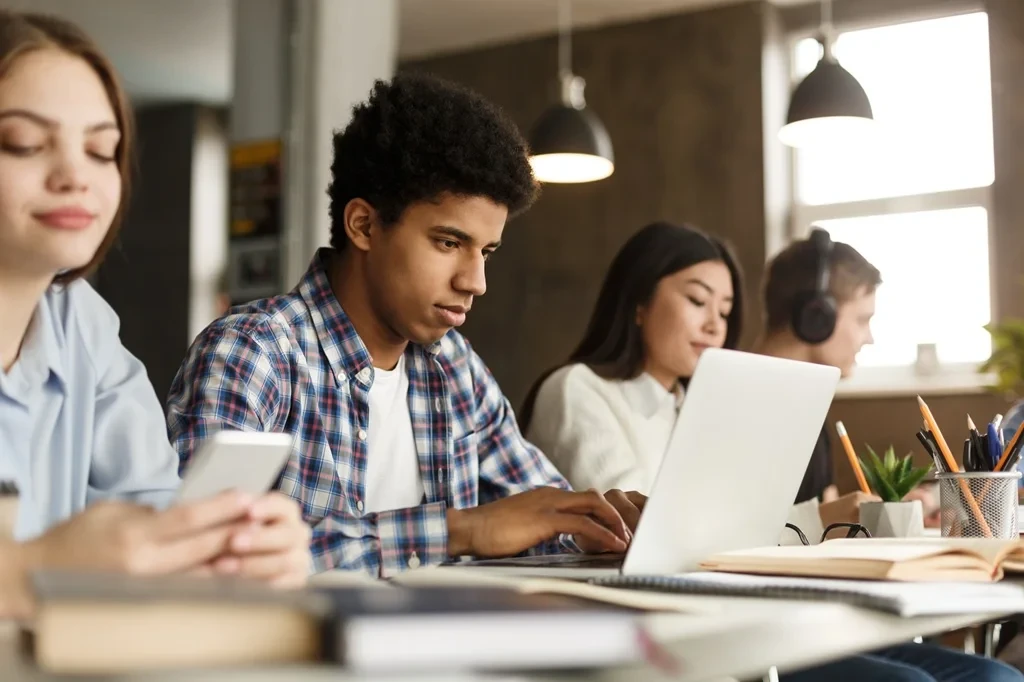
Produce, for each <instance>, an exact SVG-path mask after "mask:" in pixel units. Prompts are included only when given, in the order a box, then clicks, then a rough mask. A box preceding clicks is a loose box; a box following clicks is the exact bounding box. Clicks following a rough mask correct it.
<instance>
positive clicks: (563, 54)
mask: <svg viewBox="0 0 1024 682" xmlns="http://www.w3.org/2000/svg"><path fill="white" fill-rule="evenodd" d="M571 75H572V4H571V2H570V0H559V1H558V76H559V78H566V77H568V76H571Z"/></svg>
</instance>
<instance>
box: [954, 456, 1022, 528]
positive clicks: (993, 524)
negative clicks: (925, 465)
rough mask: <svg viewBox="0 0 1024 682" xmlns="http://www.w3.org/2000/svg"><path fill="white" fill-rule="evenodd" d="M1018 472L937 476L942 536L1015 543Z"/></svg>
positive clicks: (1019, 475) (965, 473)
mask: <svg viewBox="0 0 1024 682" xmlns="http://www.w3.org/2000/svg"><path fill="white" fill-rule="evenodd" d="M1020 477H1021V473H1020V472H1019V471H1007V472H1003V471H1000V472H962V473H955V474H954V473H941V474H936V476H935V478H936V480H938V482H939V508H940V513H941V515H942V537H946V538H985V537H991V538H1000V539H1004V540H1011V539H1012V540H1016V539H1017V538H1018V537H1019V535H1018V533H1019V529H1018V527H1017V486H1018V483H1019V480H1020Z"/></svg>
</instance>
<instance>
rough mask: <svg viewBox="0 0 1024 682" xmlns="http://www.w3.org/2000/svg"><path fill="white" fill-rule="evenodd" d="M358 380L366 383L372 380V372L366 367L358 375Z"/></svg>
mask: <svg viewBox="0 0 1024 682" xmlns="http://www.w3.org/2000/svg"><path fill="white" fill-rule="evenodd" d="M356 379H359V381H361V382H363V383H366V382H367V381H369V379H370V370H369V369H367V368H366V367H364V368H362V369H361V370H359V373H358V374H356Z"/></svg>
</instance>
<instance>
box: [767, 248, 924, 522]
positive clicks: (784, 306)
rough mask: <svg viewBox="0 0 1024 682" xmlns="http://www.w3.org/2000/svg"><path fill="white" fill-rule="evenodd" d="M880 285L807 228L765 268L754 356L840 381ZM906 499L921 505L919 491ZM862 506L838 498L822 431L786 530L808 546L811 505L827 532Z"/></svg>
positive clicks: (846, 252) (858, 499)
mask: <svg viewBox="0 0 1024 682" xmlns="http://www.w3.org/2000/svg"><path fill="white" fill-rule="evenodd" d="M881 283H882V276H881V273H880V272H879V270H878V268H876V267H875V266H874V265H872V264H871V263H870V262H868V260H867V259H866V258H864V256H862V255H861V254H860V253H859V252H858V251H857V250H856V249H854V248H853V247H852V246H850V245H849V244H844V243H842V242H833V241H832V239H831V237H830V236H829V234H828V232H826V231H825V230H822V229H819V228H815V229H814V230H813V231H812V232H811V234H810V236H809V238H808V239H805V240H800V241H796V242H794V243H792V244H791V245H790V246H789V247H787V248H786V249H784V250H783V251H782V252H781V253H779V254H778V255H777V256H776V257H775V258H774V259H773V260H772V261H771V262H770V263H769V264H768V269H767V272H766V274H765V279H764V286H763V289H762V294H763V297H764V298H763V303H764V314H765V326H764V330H763V333H762V335H761V337H760V338H759V339H758V341H757V342H756V343H755V345H754V351H755V352H757V353H760V354H762V355H769V356H773V357H777V358H786V359H790V360H800V361H803V362H813V363H817V364H821V365H832V366H833V367H837V368H838V369H839V370H840V372H841V374H842V376H843V377H848V376H850V374H852V373H853V368H854V366H855V365H856V362H857V354H858V353H859V352H860V350H861V348H863V347H864V346H866V345H867V344H870V343H873V342H874V339H873V338H872V336H871V319H872V317H874V314H875V290H876V289H877V288H878V286H879V285H880V284H881ZM909 497H910V498H911V499H921V500H922V502H925V503H927V502H929V500H928V499H927V498H928V497H929V495H928V493H927V492H925V491H924V490H923V489H921V490H917V491H912V493H911V495H910V496H909ZM869 499H871V498H870V497H868V496H865V495H863V494H860V493H853V494H849V495H845V496H842V497H840V496H839V493H838V489H837V488H836V485H835V484H834V483H833V471H832V456H831V443H830V441H829V436H828V426H827V425H825V426H823V428H822V430H821V435H820V436H819V437H818V442H817V444H816V445H815V448H814V452H813V454H812V455H811V461H810V463H809V464H808V466H807V471H806V473H805V474H804V479H803V481H802V482H801V484H800V489H799V491H798V492H797V497H796V500H795V502H796V505H797V506H796V507H794V511H793V514H791V516H790V523H792V524H794V525H796V526H798V527H799V528H801V529H803V530H804V531H805V534H806V535H807V537H808V538H812V537H813V538H817V537H820V534H821V530H822V529H821V527H819V526H818V525H817V523H818V518H819V514H818V513H817V511H816V510H817V509H818V503H819V502H821V503H827V504H824V505H823V506H822V507H821V509H822V510H825V509H827V510H828V513H827V514H821V517H822V521H825V522H826V523H825V525H826V526H827V524H828V523H832V522H837V521H847V522H856V521H857V520H858V517H859V507H860V504H862V503H863V502H865V501H867V500H869ZM926 506H928V505H927V504H926ZM826 516H827V517H828V518H825V517H826Z"/></svg>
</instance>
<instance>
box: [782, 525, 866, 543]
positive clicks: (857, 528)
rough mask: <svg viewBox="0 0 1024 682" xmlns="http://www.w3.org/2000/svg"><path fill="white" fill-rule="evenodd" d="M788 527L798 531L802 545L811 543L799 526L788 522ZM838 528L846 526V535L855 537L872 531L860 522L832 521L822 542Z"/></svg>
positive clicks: (797, 534) (822, 535)
mask: <svg viewBox="0 0 1024 682" xmlns="http://www.w3.org/2000/svg"><path fill="white" fill-rule="evenodd" d="M786 528H788V529H790V530H791V531H793V532H794V533H796V536H797V537H798V538H800V544H801V545H810V544H811V543H810V542H809V541H808V540H807V536H806V535H804V532H803V531H802V530H800V529H799V528H798V527H797V526H794V525H793V524H792V523H787V524H786ZM837 528H845V529H846V537H848V538H855V537H857V536H858V535H863V536H864V537H866V538H869V537H871V533H869V532H868V529H867V528H865V527H864V526H862V525H860V524H859V523H845V522H844V523H832V524H829V526H828V528H826V529H825V532H824V533H822V534H821V540H820V542H825V540H827V539H828V534H829V533H831V532H832V531H834V530H836V529H837Z"/></svg>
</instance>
